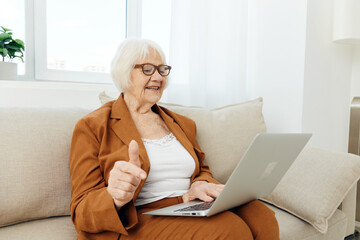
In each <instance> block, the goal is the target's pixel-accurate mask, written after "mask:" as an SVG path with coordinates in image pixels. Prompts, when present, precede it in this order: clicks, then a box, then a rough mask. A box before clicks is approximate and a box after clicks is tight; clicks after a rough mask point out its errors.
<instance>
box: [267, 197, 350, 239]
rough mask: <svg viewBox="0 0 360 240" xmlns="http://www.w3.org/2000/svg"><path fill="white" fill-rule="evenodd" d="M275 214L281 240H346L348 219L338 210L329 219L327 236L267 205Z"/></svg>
mask: <svg viewBox="0 0 360 240" xmlns="http://www.w3.org/2000/svg"><path fill="white" fill-rule="evenodd" d="M266 205H267V206H268V207H269V208H270V209H272V210H273V211H274V212H275V216H276V219H277V221H278V223H279V228H280V239H281V240H290V239H291V240H303V239H306V240H339V239H344V236H345V230H346V224H347V218H346V215H345V213H343V212H342V211H340V210H339V209H337V210H336V211H335V213H334V214H333V216H332V217H331V218H330V219H329V229H328V231H327V233H326V234H323V233H320V232H319V231H317V230H316V229H315V228H313V227H312V226H311V225H310V224H307V223H306V222H304V221H302V220H301V219H299V218H297V217H295V216H293V215H291V214H288V213H287V212H285V211H283V210H280V209H279V208H277V207H274V206H272V205H270V204H266Z"/></svg>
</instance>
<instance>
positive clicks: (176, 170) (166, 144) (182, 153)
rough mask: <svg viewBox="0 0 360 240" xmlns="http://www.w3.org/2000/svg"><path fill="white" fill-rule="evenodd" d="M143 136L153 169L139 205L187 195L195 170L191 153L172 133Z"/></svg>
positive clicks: (141, 193)
mask: <svg viewBox="0 0 360 240" xmlns="http://www.w3.org/2000/svg"><path fill="white" fill-rule="evenodd" d="M142 140H143V143H144V145H145V148H146V152H147V154H148V156H149V160H150V171H149V174H148V177H147V179H146V182H145V184H144V186H143V187H142V189H141V191H140V193H139V196H138V198H137V199H136V201H135V206H140V205H144V204H147V203H151V202H155V201H158V200H160V199H163V198H169V197H177V196H182V195H184V194H185V193H186V192H187V191H188V190H189V188H190V178H191V176H192V174H193V173H194V171H195V161H194V159H193V157H192V156H191V155H190V153H189V152H188V151H187V150H186V149H185V148H184V147H183V146H182V145H181V143H180V142H179V141H178V140H177V139H176V137H175V136H174V135H173V134H172V133H170V134H169V135H167V136H165V137H163V138H161V139H145V138H143V139H142Z"/></svg>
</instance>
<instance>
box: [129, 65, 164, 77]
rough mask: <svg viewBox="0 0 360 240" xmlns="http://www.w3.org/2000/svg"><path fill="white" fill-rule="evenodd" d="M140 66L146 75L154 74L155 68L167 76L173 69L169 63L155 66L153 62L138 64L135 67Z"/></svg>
mask: <svg viewBox="0 0 360 240" xmlns="http://www.w3.org/2000/svg"><path fill="white" fill-rule="evenodd" d="M140 67H141V69H142V71H143V73H144V74H145V75H146V76H151V75H153V74H154V72H155V70H157V71H158V73H159V74H160V75H161V76H163V77H166V76H167V75H169V74H170V70H171V66H168V65H159V66H155V65H153V64H151V63H144V64H136V65H135V67H134V68H140Z"/></svg>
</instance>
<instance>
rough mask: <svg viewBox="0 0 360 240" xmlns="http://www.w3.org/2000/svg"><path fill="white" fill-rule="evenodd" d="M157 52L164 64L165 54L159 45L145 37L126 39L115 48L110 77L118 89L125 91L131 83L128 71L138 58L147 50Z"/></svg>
mask: <svg viewBox="0 0 360 240" xmlns="http://www.w3.org/2000/svg"><path fill="white" fill-rule="evenodd" d="M150 49H154V50H155V51H156V52H158V53H159V55H160V57H161V60H162V61H163V64H166V61H165V60H166V59H165V54H164V52H163V50H162V49H161V47H160V46H159V45H158V44H157V43H155V42H153V41H151V40H147V39H134V38H133V39H126V40H125V41H124V42H122V43H121V45H120V46H119V48H118V49H117V51H116V53H115V56H114V58H113V60H112V62H111V77H112V80H113V82H114V84H115V86H116V87H117V89H119V91H120V92H121V91H123V92H125V91H127V90H128V89H129V87H130V85H131V80H130V73H131V71H132V69H133V68H134V66H135V63H136V62H137V61H138V60H139V59H143V58H146V57H147V56H148V54H149V50H150Z"/></svg>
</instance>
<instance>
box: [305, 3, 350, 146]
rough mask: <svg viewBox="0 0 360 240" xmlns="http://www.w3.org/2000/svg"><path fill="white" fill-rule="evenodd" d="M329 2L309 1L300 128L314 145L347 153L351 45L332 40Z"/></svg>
mask: <svg viewBox="0 0 360 240" xmlns="http://www.w3.org/2000/svg"><path fill="white" fill-rule="evenodd" d="M330 3H331V2H330ZM330 3H329V1H328V0H317V1H308V8H307V32H306V35H307V37H306V49H305V53H306V55H305V56H306V57H305V70H304V96H303V117H302V130H303V131H304V132H311V133H313V137H312V139H311V142H310V144H311V145H313V146H317V147H321V148H326V149H330V150H336V151H343V152H347V143H348V134H349V133H348V130H349V114H350V90H351V71H352V52H353V51H352V50H353V48H352V46H351V45H341V44H336V43H332V28H333V24H332V23H333V22H332V16H333V5H332V4H330Z"/></svg>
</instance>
